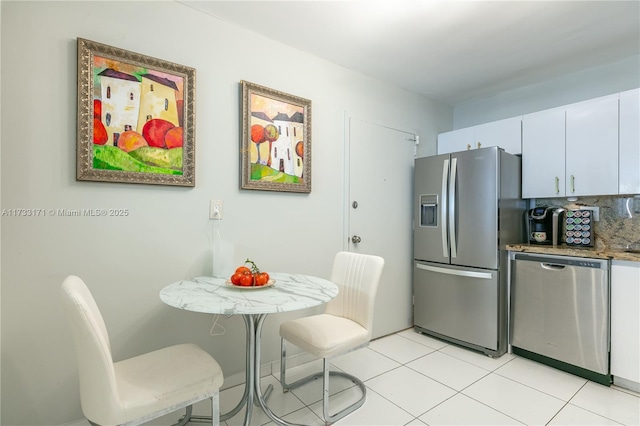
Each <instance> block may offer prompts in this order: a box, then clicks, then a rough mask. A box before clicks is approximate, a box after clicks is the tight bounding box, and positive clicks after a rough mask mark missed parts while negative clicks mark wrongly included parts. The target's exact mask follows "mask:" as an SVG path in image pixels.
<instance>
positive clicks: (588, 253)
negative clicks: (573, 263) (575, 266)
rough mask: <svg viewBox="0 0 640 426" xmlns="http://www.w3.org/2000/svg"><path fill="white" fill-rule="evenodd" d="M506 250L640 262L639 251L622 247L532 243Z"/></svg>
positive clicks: (517, 245)
mask: <svg viewBox="0 0 640 426" xmlns="http://www.w3.org/2000/svg"><path fill="white" fill-rule="evenodd" d="M507 250H509V251H518V252H523V253H540V254H555V255H558V256H574V257H590V258H595V259H611V260H626V261H630V262H640V253H629V252H626V251H625V250H624V249H623V248H619V249H618V248H607V249H595V248H577V247H572V246H566V245H560V246H555V247H554V246H546V245H534V244H511V245H507Z"/></svg>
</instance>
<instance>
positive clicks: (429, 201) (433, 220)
mask: <svg viewBox="0 0 640 426" xmlns="http://www.w3.org/2000/svg"><path fill="white" fill-rule="evenodd" d="M420 226H438V196H437V195H436V194H426V195H421V196H420Z"/></svg>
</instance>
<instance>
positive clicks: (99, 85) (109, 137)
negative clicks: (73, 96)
mask: <svg viewBox="0 0 640 426" xmlns="http://www.w3.org/2000/svg"><path fill="white" fill-rule="evenodd" d="M194 96H195V69H193V68H189V67H186V66H183V65H178V64H174V63H171V62H167V61H163V60H160V59H156V58H152V57H149V56H145V55H142V54H139V53H134V52H129V51H127V50H123V49H119V48H116V47H112V46H107V45H105V44H101V43H97V42H94V41H90V40H85V39H82V38H78V122H77V170H76V179H77V180H83V181H85V180H86V181H104V182H124V183H145V184H159V185H179V186H195V151H194V144H195V114H194V104H195V98H194Z"/></svg>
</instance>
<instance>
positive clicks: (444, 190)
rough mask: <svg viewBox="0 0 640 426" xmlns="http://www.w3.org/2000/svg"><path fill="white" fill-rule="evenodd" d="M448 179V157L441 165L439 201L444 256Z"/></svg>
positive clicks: (445, 248) (446, 254)
mask: <svg viewBox="0 0 640 426" xmlns="http://www.w3.org/2000/svg"><path fill="white" fill-rule="evenodd" d="M448 180H449V159H448V158H447V159H446V160H444V165H443V166H442V192H441V194H442V202H441V203H440V207H441V208H442V210H441V211H442V214H441V215H440V217H441V218H442V223H441V226H440V227H441V229H442V255H443V256H444V257H446V258H448V257H449V247H448V245H447V226H446V218H447V198H448V197H447V181H448Z"/></svg>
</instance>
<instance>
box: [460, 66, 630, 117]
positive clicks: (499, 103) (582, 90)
mask: <svg viewBox="0 0 640 426" xmlns="http://www.w3.org/2000/svg"><path fill="white" fill-rule="evenodd" d="M636 87H640V55H635V56H632V57H630V58H627V59H624V60H621V61H617V62H613V63H610V64H606V65H601V66H598V67H593V68H589V69H586V70H583V71H580V72H576V73H572V74H567V75H565V76H562V77H558V78H553V79H549V80H546V81H544V82H541V83H538V84H531V85H528V86H523V87H521V88H518V89H514V90H509V91H505V92H502V93H500V94H498V95H496V96H492V97H490V98H486V99H479V100H475V101H472V102H468V103H465V104H462V105H458V106H456V107H455V108H454V114H453V126H454V127H453V128H454V129H461V128H463V127H468V126H473V125H476V124H480V123H487V122H490V121H495V120H500V119H503V118H509V117H515V116H518V115H522V114H528V113H531V112H536V111H542V110H544V109H548V108H554V107H557V106H562V105H568V104H571V103H574V102H580V101H584V100H587V99H592V98H597V97H600V96H605V95H610V94H612V93H618V92H623V91H625V90H629V89H634V88H636Z"/></svg>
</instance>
